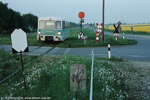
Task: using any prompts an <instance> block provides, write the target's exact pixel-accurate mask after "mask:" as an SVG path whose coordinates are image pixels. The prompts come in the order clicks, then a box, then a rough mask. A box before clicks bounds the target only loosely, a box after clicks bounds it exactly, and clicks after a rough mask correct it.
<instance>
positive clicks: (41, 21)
mask: <svg viewBox="0 0 150 100" xmlns="http://www.w3.org/2000/svg"><path fill="white" fill-rule="evenodd" d="M44 28H45V27H44V21H43V20H40V21H39V29H44Z"/></svg>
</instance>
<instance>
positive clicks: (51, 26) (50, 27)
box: [45, 20, 55, 29]
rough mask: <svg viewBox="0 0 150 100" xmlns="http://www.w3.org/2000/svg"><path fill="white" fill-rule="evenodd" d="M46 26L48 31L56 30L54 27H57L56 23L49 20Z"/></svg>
mask: <svg viewBox="0 0 150 100" xmlns="http://www.w3.org/2000/svg"><path fill="white" fill-rule="evenodd" d="M45 24H46V28H47V29H54V26H55V23H54V21H49V20H47V21H46V23H45Z"/></svg>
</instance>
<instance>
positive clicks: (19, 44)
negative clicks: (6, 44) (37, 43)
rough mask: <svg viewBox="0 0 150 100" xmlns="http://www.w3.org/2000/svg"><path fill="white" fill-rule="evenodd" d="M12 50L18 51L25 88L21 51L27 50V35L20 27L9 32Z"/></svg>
mask: <svg viewBox="0 0 150 100" xmlns="http://www.w3.org/2000/svg"><path fill="white" fill-rule="evenodd" d="M11 42H12V52H13V53H20V57H21V65H22V76H23V79H24V89H25V90H26V80H25V75H24V65H23V59H22V53H23V52H28V51H29V49H28V44H27V36H26V33H25V32H24V31H23V30H22V29H15V30H14V31H13V32H12V34H11Z"/></svg>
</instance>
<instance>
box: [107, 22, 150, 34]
mask: <svg viewBox="0 0 150 100" xmlns="http://www.w3.org/2000/svg"><path fill="white" fill-rule="evenodd" d="M131 27H133V31H134V32H147V33H149V32H150V24H134V25H121V30H122V31H131ZM106 29H110V30H114V26H113V25H112V26H108V27H106Z"/></svg>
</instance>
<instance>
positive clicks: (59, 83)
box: [0, 55, 128, 100]
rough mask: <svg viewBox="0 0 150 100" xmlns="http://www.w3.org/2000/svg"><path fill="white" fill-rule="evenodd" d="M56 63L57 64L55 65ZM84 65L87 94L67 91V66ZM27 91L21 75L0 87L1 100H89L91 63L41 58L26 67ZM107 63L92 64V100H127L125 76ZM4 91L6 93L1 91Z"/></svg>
mask: <svg viewBox="0 0 150 100" xmlns="http://www.w3.org/2000/svg"><path fill="white" fill-rule="evenodd" d="M56 61H57V62H56ZM72 64H84V65H86V69H87V71H86V75H87V79H86V83H87V87H86V88H87V91H86V93H82V92H81V91H70V66H71V65H72ZM25 66H26V67H25V76H26V81H27V87H28V88H27V91H24V88H23V80H22V78H21V73H20V72H19V73H18V74H17V75H15V76H14V77H12V78H11V79H10V80H8V81H6V82H5V83H3V84H2V85H1V86H0V89H1V90H2V91H0V94H1V96H5V97H8V96H13V97H18V96H21V97H50V98H51V99H52V100H72V99H73V98H76V99H77V100H89V91H90V72H91V59H90V58H84V57H75V56H69V55H67V56H66V55H63V56H42V57H39V58H37V59H36V60H35V61H34V62H32V63H30V62H28V63H27V64H25ZM120 67H123V66H122V65H121V66H115V63H114V62H112V61H109V60H105V59H103V60H99V59H95V61H94V82H93V83H94V84H93V86H94V87H93V100H123V99H124V100H125V99H127V98H128V94H127V93H126V87H125V84H124V76H123V75H122V72H121V71H120V70H119V69H118V68H120ZM6 85H7V87H6ZM3 88H6V89H3Z"/></svg>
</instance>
